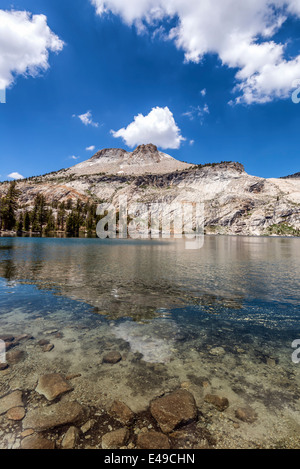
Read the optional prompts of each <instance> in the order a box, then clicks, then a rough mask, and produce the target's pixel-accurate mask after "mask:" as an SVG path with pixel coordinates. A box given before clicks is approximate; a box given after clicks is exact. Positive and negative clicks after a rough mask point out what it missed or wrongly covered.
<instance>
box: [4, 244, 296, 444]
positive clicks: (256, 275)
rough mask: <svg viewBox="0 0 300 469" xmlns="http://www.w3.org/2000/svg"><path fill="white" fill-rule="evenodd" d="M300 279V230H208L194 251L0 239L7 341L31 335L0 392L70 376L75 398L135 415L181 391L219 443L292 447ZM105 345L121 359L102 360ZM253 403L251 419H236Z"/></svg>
mask: <svg viewBox="0 0 300 469" xmlns="http://www.w3.org/2000/svg"><path fill="white" fill-rule="evenodd" d="M299 280H300V240H299V239H297V238H276V237H274V238H268V237H262V238H258V237H230V236H206V237H205V241H204V246H203V248H202V249H198V250H187V249H185V243H184V240H180V239H179V240H175V239H170V240H144V241H137V240H135V241H134V240H99V239H50V238H0V326H1V333H0V336H1V335H4V334H13V335H14V336H16V335H20V334H24V333H26V334H29V335H30V336H32V339H31V340H28V341H25V342H24V343H22V344H20V345H19V346H18V347H19V348H20V349H21V350H23V351H24V352H25V356H24V357H23V359H22V360H21V361H20V362H18V363H16V364H14V365H12V366H10V367H9V369H8V370H4V371H0V391H1V395H4V394H5V393H7V392H8V391H9V390H13V389H22V390H24V392H28V393H32V392H33V390H34V389H35V386H36V383H37V380H38V378H39V377H40V376H41V375H43V374H45V373H62V374H64V375H70V374H73V375H74V376H75V375H78V377H77V378H75V379H74V383H73V385H74V389H73V391H72V393H71V394H69V396H72V399H75V400H78V401H80V402H82V403H84V404H85V405H88V406H90V407H91V408H93V409H99V408H101V409H103V408H105V406H108V405H109V403H111V402H112V401H113V400H114V399H119V400H122V401H124V402H125V403H126V404H127V405H128V406H129V407H131V409H132V410H133V411H134V412H136V413H141V412H144V411H145V409H146V408H147V406H148V405H149V402H150V401H151V400H152V399H154V398H156V397H158V396H161V395H162V394H164V393H168V392H171V391H173V390H175V389H178V388H180V389H181V388H183V389H187V390H189V391H190V392H191V393H192V394H193V395H194V397H195V399H196V402H197V406H198V409H200V417H199V420H198V424H197V425H198V426H200V427H201V429H202V430H203V431H204V429H205V431H207V432H209V434H210V435H211V436H212V439H213V440H215V444H216V446H217V447H222V448H227V447H234V448H247V447H278V446H279V447H298V446H300V439H299V438H298V434H299V428H300V413H299V412H300V405H299V402H300V401H299V398H300V388H299V384H300V373H299V370H300V363H299V364H298V363H297V362H296V361H295V360H294V361H293V360H292V354H293V352H295V348H293V347H292V343H293V341H295V340H297V339H300V307H299V306H300V288H299V286H300V285H299ZM45 338H46V339H49V342H51V344H52V345H54V348H53V349H52V350H51V351H49V352H45V351H44V349H43V348H42V347H41V346H40V345H39V344H38V341H39V340H41V339H45ZM111 351H117V352H119V353H120V355H121V357H122V359H121V360H120V361H119V362H118V363H116V364H113V365H112V364H106V363H103V356H104V355H105V354H107V353H108V352H111ZM295 356H296V358H297V354H296V355H295V354H294V357H295ZM299 357H300V353H299ZM207 394H212V395H218V396H222V397H226V398H227V399H228V402H229V407H228V408H227V409H226V410H225V411H224V412H220V411H219V410H216V408H215V406H213V405H211V404H210V403H208V402H206V401H205V396H206V395H207ZM64 398H66V396H65V397H64ZM245 407H246V408H249V407H250V408H251V409H252V410H253V411H254V412H255V414H256V418H255V421H254V422H252V423H249V422H244V421H241V420H239V419H237V417H236V410H237V409H238V408H245ZM149 425H150V424H149ZM150 426H151V425H150ZM200 427H199V428H200ZM0 430H1V422H0ZM93 438H94V437H93ZM0 440H1V433H0ZM3 444H4V443H3ZM95 445H96V442H95ZM4 447H5V444H4Z"/></svg>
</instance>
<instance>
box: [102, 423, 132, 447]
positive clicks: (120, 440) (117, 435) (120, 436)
mask: <svg viewBox="0 0 300 469" xmlns="http://www.w3.org/2000/svg"><path fill="white" fill-rule="evenodd" d="M128 438H129V431H128V429H127V428H120V429H119V430H115V431H112V432H110V433H106V434H105V435H103V437H102V449H118V448H120V447H121V446H124V445H126V443H127V441H128Z"/></svg>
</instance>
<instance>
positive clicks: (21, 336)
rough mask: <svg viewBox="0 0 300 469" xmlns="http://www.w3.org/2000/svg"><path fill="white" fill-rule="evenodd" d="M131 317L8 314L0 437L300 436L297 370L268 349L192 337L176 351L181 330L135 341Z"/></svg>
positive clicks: (17, 444) (279, 439) (121, 442)
mask: <svg viewBox="0 0 300 469" xmlns="http://www.w3.org/2000/svg"><path fill="white" fill-rule="evenodd" d="M122 324H123V327H122ZM129 324H132V323H131V322H130V323H129V322H128V321H125V323H124V322H123V323H121V324H116V323H115V322H113V321H111V322H109V321H105V320H104V319H102V318H100V317H99V319H96V320H95V319H93V320H91V321H90V322H89V319H88V318H86V319H85V320H84V322H80V321H78V322H77V323H73V324H72V323H68V324H66V323H65V322H63V321H62V320H60V316H59V315H57V316H55V314H53V315H51V314H50V313H49V315H48V317H47V315H38V314H37V315H36V316H35V317H32V318H31V322H30V324H29V323H28V321H27V322H26V317H24V315H23V314H21V312H20V314H19V316H18V312H17V311H15V312H14V315H13V319H11V316H10V315H9V314H8V313H7V314H5V315H4V316H3V318H2V334H1V337H0V338H1V340H2V341H4V342H5V346H6V363H2V364H1V367H0V448H1V449H130V450H135V449H174V450H176V449H193V450H196V449H210V448H216V449H218V448H234V449H235V448H236V449H239V448H241V449H246V448H253V449H254V448H255V449H257V448H298V447H300V439H299V436H298V435H299V417H298V416H299V398H300V393H299V391H298V386H297V373H296V372H295V371H296V370H295V369H294V371H293V370H291V369H290V368H288V367H287V366H285V364H284V360H281V359H278V356H276V355H275V354H272V353H271V352H272V351H271V350H269V351H270V354H269V355H268V356H264V358H263V359H262V356H259V355H258V351H257V349H256V352H255V353H254V352H253V353H254V354H253V355H251V354H249V351H247V350H245V349H242V348H241V347H240V346H238V345H233V346H232V347H231V348H230V347H229V346H228V344H223V345H222V344H218V343H215V344H210V345H207V344H205V346H203V348H202V350H200V349H199V347H198V348H197V342H195V341H194V342H193V340H192V339H191V341H188V340H187V345H186V348H185V349H184V348H183V349H182V350H180V354H179V353H178V350H179V349H180V344H181V346H182V344H183V342H182V340H183V337H181V336H180V335H179V334H178V332H177V335H176V333H175V331H174V330H172V331H171V332H170V331H169V334H170V336H169V337H168V336H167V335H165V337H163V338H160V339H158V338H156V339H155V338H153V337H151V330H147V329H142V330H143V333H144V334H145V333H146V332H147V331H148V332H149V334H148V335H147V334H146V335H145V336H146V339H145V341H144V342H143V343H142V345H141V334H140V332H139V331H140V329H139V328H138V327H139V326H138V325H135V324H132V327H133V328H134V331H136V330H137V331H138V332H135V334H133V332H132V331H130V327H129ZM165 324H166V323H163V327H162V329H164V330H166V329H167V327H166V326H165ZM168 324H169V323H168ZM26 325H27V329H26V328H25V326H26ZM141 327H144V326H141ZM145 327H150V326H147V325H145ZM151 327H152V326H151ZM156 327H157V326H156ZM4 329H5V330H6V332H5V334H4V333H3V331H4ZM156 330H157V329H156ZM121 332H122V333H121ZM125 333H126V334H127V335H126V334H125ZM130 334H131V335H130ZM174 334H175V335H174ZM171 337H173V338H174V337H175V339H176V340H175V339H172V340H171ZM133 338H135V341H134V340H133ZM153 341H154V342H153ZM147 344H148V348H147ZM257 346H258V344H257ZM176 347H177V348H176ZM153 348H156V350H157V353H158V355H159V354H160V356H161V359H160V360H159V359H158V358H157V356H155V355H149V350H151V349H153ZM264 348H265V347H264ZM139 350H140V351H141V352H143V353H140V352H139ZM167 350H169V352H170V353H169V355H168V354H167V353H166V352H167ZM273 352H274V350H273Z"/></svg>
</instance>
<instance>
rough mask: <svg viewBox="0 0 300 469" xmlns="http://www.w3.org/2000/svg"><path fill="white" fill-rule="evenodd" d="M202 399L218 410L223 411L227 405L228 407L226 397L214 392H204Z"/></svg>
mask: <svg viewBox="0 0 300 469" xmlns="http://www.w3.org/2000/svg"><path fill="white" fill-rule="evenodd" d="M204 400H205V402H208V403H209V404H212V405H213V406H215V407H216V408H217V409H218V410H219V411H220V412H223V411H224V410H225V409H227V407H229V401H228V399H227V397H220V396H217V395H215V394H206V396H205V398H204Z"/></svg>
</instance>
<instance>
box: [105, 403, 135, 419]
mask: <svg viewBox="0 0 300 469" xmlns="http://www.w3.org/2000/svg"><path fill="white" fill-rule="evenodd" d="M110 413H111V414H112V415H113V416H114V417H115V418H116V419H117V420H120V422H122V423H124V424H128V423H130V422H131V421H132V420H133V418H134V413H133V412H132V410H131V409H130V408H129V407H128V406H127V405H126V404H124V402H121V401H114V403H113V404H112V406H111V408H110Z"/></svg>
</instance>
